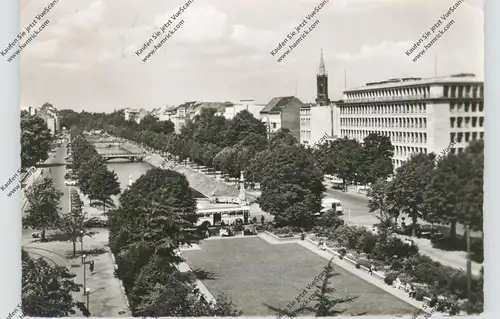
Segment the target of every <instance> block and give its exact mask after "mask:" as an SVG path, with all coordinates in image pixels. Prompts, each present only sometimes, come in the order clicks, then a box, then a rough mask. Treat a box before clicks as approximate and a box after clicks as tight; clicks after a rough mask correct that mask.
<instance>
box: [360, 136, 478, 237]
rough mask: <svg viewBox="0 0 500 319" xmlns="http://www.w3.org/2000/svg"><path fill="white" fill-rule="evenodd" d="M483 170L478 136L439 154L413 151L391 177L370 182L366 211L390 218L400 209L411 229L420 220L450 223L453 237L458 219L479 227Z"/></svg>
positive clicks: (476, 228) (475, 227)
mask: <svg viewBox="0 0 500 319" xmlns="http://www.w3.org/2000/svg"><path fill="white" fill-rule="evenodd" d="M483 169H484V142H483V141H482V140H477V141H473V142H471V143H470V144H469V146H468V147H466V148H465V150H464V151H463V152H461V153H458V154H453V153H448V154H446V155H445V156H443V157H440V158H439V159H436V156H435V154H416V155H414V156H412V157H411V158H410V159H409V160H408V161H406V162H405V163H403V165H402V166H401V167H399V168H398V169H397V170H396V174H395V176H394V178H393V179H392V180H390V181H385V180H379V181H378V182H377V183H376V185H374V186H373V187H372V191H371V194H370V196H371V200H370V203H369V207H370V210H371V211H372V212H373V211H379V212H382V213H384V214H386V215H388V216H390V217H391V218H393V219H394V220H397V218H398V217H399V216H400V214H401V213H404V214H406V215H408V216H409V218H410V219H411V221H412V227H413V231H414V232H415V229H416V227H417V221H418V219H422V220H425V221H427V222H430V223H439V224H447V225H450V229H451V231H450V239H451V240H454V239H455V237H456V226H457V224H458V223H460V224H462V225H469V226H470V227H471V229H472V230H477V231H482V229H483V208H482V207H483Z"/></svg>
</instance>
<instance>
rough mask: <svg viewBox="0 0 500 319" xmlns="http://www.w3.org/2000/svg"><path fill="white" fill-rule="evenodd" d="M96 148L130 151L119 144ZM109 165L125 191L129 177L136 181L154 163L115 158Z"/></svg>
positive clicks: (103, 151)
mask: <svg viewBox="0 0 500 319" xmlns="http://www.w3.org/2000/svg"><path fill="white" fill-rule="evenodd" d="M96 150H97V152H98V153H99V154H107V153H115V154H116V153H123V154H127V153H128V152H127V151H125V150H123V149H121V148H120V147H118V146H111V147H106V146H100V145H99V146H96ZM141 151H142V150H140V149H137V152H141ZM107 167H108V169H109V170H110V171H114V172H115V173H116V175H117V176H118V183H120V188H121V190H122V192H123V190H125V189H126V188H127V186H128V184H129V178H131V179H132V183H133V182H135V181H136V180H137V179H138V178H139V177H141V175H143V174H145V173H146V172H147V171H149V170H150V169H151V168H153V166H152V165H150V164H148V163H146V162H131V161H129V160H127V159H114V160H110V161H108V164H107ZM191 191H192V192H193V196H194V197H196V198H204V196H203V195H202V194H200V193H199V192H197V191H196V190H194V189H191ZM118 197H119V196H117V197H115V202H116V204H117V205H118V204H119V202H118Z"/></svg>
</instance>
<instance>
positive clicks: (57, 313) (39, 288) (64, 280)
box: [22, 251, 84, 317]
mask: <svg viewBox="0 0 500 319" xmlns="http://www.w3.org/2000/svg"><path fill="white" fill-rule="evenodd" d="M22 267H23V278H22V285H23V289H22V309H23V313H24V315H25V316H30V317H68V316H69V315H73V314H75V313H76V311H75V307H78V308H80V309H81V310H82V308H84V306H83V304H82V303H78V302H75V301H74V300H73V297H72V292H78V291H79V290H80V287H81V286H82V285H80V284H75V283H74V282H73V278H74V277H75V275H74V274H72V273H70V271H69V270H68V269H67V268H65V267H58V266H56V267H51V266H50V265H49V264H48V263H47V262H46V261H45V260H44V259H43V258H38V259H36V260H34V259H32V258H30V257H29V255H28V253H27V252H25V251H22Z"/></svg>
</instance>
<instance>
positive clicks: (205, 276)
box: [181, 268, 218, 282]
mask: <svg viewBox="0 0 500 319" xmlns="http://www.w3.org/2000/svg"><path fill="white" fill-rule="evenodd" d="M217 278H218V277H217V275H216V274H215V273H213V272H209V271H206V270H203V269H199V268H198V269H194V270H191V271H188V272H184V273H181V280H183V281H189V282H193V281H195V280H196V279H198V280H216V279H217Z"/></svg>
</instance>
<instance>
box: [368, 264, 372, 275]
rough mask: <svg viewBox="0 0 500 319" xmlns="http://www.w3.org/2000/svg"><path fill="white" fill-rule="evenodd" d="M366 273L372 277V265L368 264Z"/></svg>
mask: <svg viewBox="0 0 500 319" xmlns="http://www.w3.org/2000/svg"><path fill="white" fill-rule="evenodd" d="M368 273H369V274H370V275H373V265H371V264H370V267H368Z"/></svg>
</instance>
